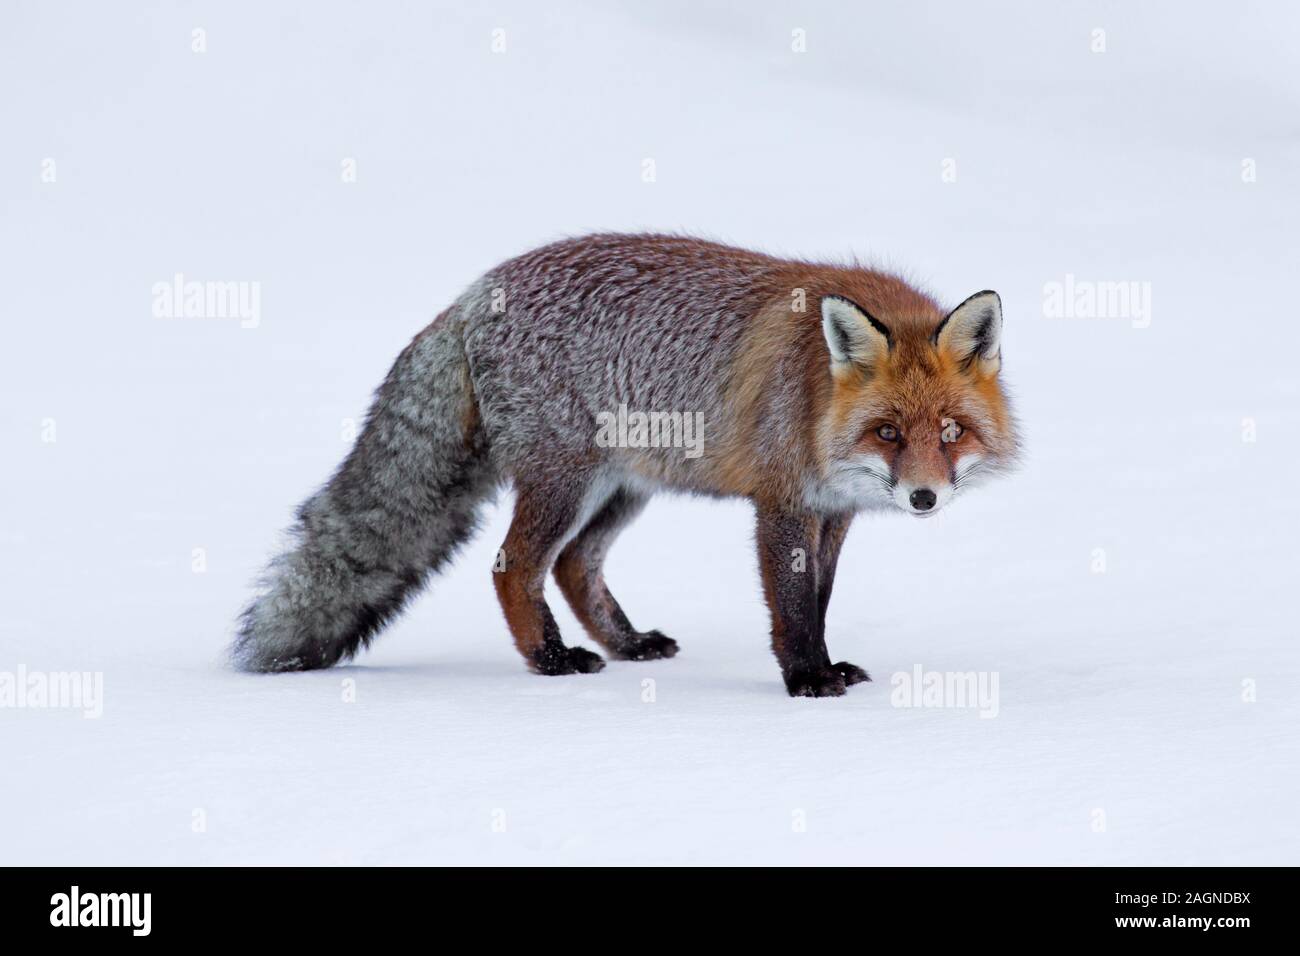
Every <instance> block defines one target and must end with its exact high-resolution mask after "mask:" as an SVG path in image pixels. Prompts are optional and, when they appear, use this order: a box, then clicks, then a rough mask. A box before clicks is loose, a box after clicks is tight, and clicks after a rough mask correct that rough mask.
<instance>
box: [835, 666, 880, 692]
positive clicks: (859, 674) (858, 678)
mask: <svg viewBox="0 0 1300 956" xmlns="http://www.w3.org/2000/svg"><path fill="white" fill-rule="evenodd" d="M831 668H832V669H833V670H837V671H839V672H840V676H841V677H843V678H844V683H845V684H846V685H848V686H850V687H851V686H853V685H854V684H862V683H865V682H866V681H869V680H871V675H870V674H868V673H867V672H866V671H864V670H863V669H862V668H861V667H859V666H858V665H857V664H850V663H849V662H848V661H840V662H839V663H838V664H832V665H831Z"/></svg>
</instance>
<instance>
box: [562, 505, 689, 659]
mask: <svg viewBox="0 0 1300 956" xmlns="http://www.w3.org/2000/svg"><path fill="white" fill-rule="evenodd" d="M646 500H647V498H646V496H645V495H639V494H637V493H635V492H633V491H630V490H628V489H626V488H620V489H619V490H618V491H616V492H614V494H613V495H612V496H611V497H610V498H609V500H608V501H607V502H605V504H604V506H603V507H602V508H600V510H598V511H597V512H596V514H595V515H594V516H593V517H592V518H591V520H590V521H589V522H588V523H587V524H586V526H585V527H584V528H583V529H582V530H581V531H580V532H578V534H577V535H576V536H575V537H574V538H573V540H572V541H570V542H569V544H568V545H567V546H566V547H565V548H564V550H563V551H562V552H561V553H560V557H559V558H558V560H557V561H556V562H555V580H556V582H557V583H558V584H559V585H560V591H561V593H563V594H564V597H565V599H566V600H567V601H568V602H569V606H570V607H572V608H573V613H574V616H576V617H577V618H578V620H579V621H580V622H581V623H582V626H583V627H584V628H585V629H586V631H587V633H588V634H589V635H591V638H592V640H594V641H596V643H598V644H600V646H601V647H603V648H605V650H606V651H608V652H609V654H610V656H611V657H614V658H616V659H618V660H626V661H647V660H655V659H658V658H661V657H672V656H673V655H675V654H676V653H677V650H678V648H677V642H676V641H674V640H673V639H672V638H671V637H667V636H665V635H664V634H661V633H660V632H659V631H638V630H637V629H636V628H634V627H633V626H632V624H631V622H630V621H629V620H628V619H627V615H626V614H624V613H623V609H622V608H621V607H619V604H618V601H616V600H614V595H612V594H610V593H609V588H608V587H607V586H606V584H605V577H604V574H603V572H602V570H601V569H602V568H603V566H604V563H605V556H606V555H607V554H608V553H609V549H610V546H611V545H613V543H614V539H615V538H616V537H617V536H618V534H619V532H620V531H622V530H623V529H624V528H626V527H627V526H628V525H629V524H630V523H631V522H632V520H633V519H634V518H635V517H636V516H637V515H638V514H640V513H641V510H642V509H643V508H644V507H645V504H646Z"/></svg>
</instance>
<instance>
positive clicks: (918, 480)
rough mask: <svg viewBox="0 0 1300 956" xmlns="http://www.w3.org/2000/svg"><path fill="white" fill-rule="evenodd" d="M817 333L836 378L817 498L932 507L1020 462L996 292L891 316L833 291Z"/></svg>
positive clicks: (932, 510)
mask: <svg viewBox="0 0 1300 956" xmlns="http://www.w3.org/2000/svg"><path fill="white" fill-rule="evenodd" d="M822 331H823V334H824V335H825V338H826V345H827V348H828V350H829V352H830V364H831V370H830V371H831V379H832V382H833V385H832V390H831V395H830V401H829V403H828V405H827V409H826V413H825V417H824V418H823V420H822V422H821V424H820V435H819V439H820V445H821V453H822V456H823V463H824V474H825V483H824V487H823V489H822V492H821V494H822V496H824V497H829V498H830V499H832V500H836V501H843V502H845V503H846V504H848V505H849V506H850V507H856V508H867V507H882V506H884V507H888V506H891V505H892V506H895V507H897V508H899V509H901V510H903V511H906V512H907V513H909V514H912V515H916V516H918V517H927V516H930V515H934V514H936V513H938V512H939V511H940V510H942V509H943V508H944V506H946V505H947V504H948V503H949V502H950V501H952V500H953V498H954V497H956V496H957V494H958V493H959V492H961V491H964V490H966V489H968V488H970V487H972V486H974V485H975V484H977V483H979V482H980V481H982V480H984V479H986V478H988V477H990V476H992V475H995V474H997V473H998V472H1000V471H1004V470H1006V469H1007V468H1008V467H1009V466H1010V465H1011V464H1012V463H1013V461H1014V458H1015V454H1016V449H1017V439H1016V435H1015V423H1014V420H1013V417H1012V414H1011V410H1010V406H1009V403H1008V400H1007V397H1006V394H1005V392H1004V390H1003V387H1002V383H1001V381H1000V377H999V375H1000V372H1001V367H1002V350H1001V333H1002V303H1001V300H1000V299H999V298H998V295H997V293H995V292H980V293H977V294H976V295H973V296H971V297H970V298H969V299H967V300H966V301H965V302H963V303H962V304H961V305H959V306H958V307H957V308H956V309H954V310H953V311H952V312H951V313H949V314H948V315H947V316H943V315H941V314H939V313H934V314H925V312H919V313H918V312H915V311H914V312H911V313H909V314H906V315H900V316H884V317H876V316H873V315H871V314H870V313H869V312H867V310H866V309H864V308H863V307H861V306H860V305H858V304H857V303H855V302H853V301H852V300H850V299H848V298H844V297H842V296H837V295H827V296H824V297H823V298H822Z"/></svg>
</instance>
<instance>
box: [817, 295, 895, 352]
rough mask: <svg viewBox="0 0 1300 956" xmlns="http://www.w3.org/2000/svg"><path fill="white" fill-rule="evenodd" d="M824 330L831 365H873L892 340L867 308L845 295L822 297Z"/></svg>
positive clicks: (887, 349) (887, 330)
mask: <svg viewBox="0 0 1300 956" xmlns="http://www.w3.org/2000/svg"><path fill="white" fill-rule="evenodd" d="M822 334H823V335H825V336H826V346H827V348H829V349H830V352H831V367H832V368H835V367H839V366H844V365H850V364H851V365H857V366H859V367H861V368H864V369H870V368H872V367H873V366H875V365H876V364H877V363H879V362H881V361H882V360H883V359H884V358H885V356H886V355H887V354H888V353H889V348H890V346H891V345H892V344H893V340H892V337H891V336H890V334H889V329H887V328H885V326H884V325H882V324H881V323H880V322H878V321H877V320H876V319H874V318H872V317H871V315H870V314H868V312H867V310H866V309H864V308H862V306H860V305H858V304H857V303H856V302H852V301H850V300H849V299H846V298H844V297H843V296H838V295H827V296H823V297H822Z"/></svg>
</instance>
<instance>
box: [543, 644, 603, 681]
mask: <svg viewBox="0 0 1300 956" xmlns="http://www.w3.org/2000/svg"><path fill="white" fill-rule="evenodd" d="M604 668H605V659H604V658H603V657H601V656H600V655H599V654H593V653H592V652H591V651H589V650H586V649H585V648H581V647H564V646H563V645H560V646H551V647H547V648H545V649H544V650H543V651H542V653H541V654H540V655H538V657H537V659H536V660H535V661H533V670H534V671H535V672H536V673H538V674H546V675H547V676H549V677H553V676H555V675H557V674H594V673H596V671H599V670H604Z"/></svg>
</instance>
